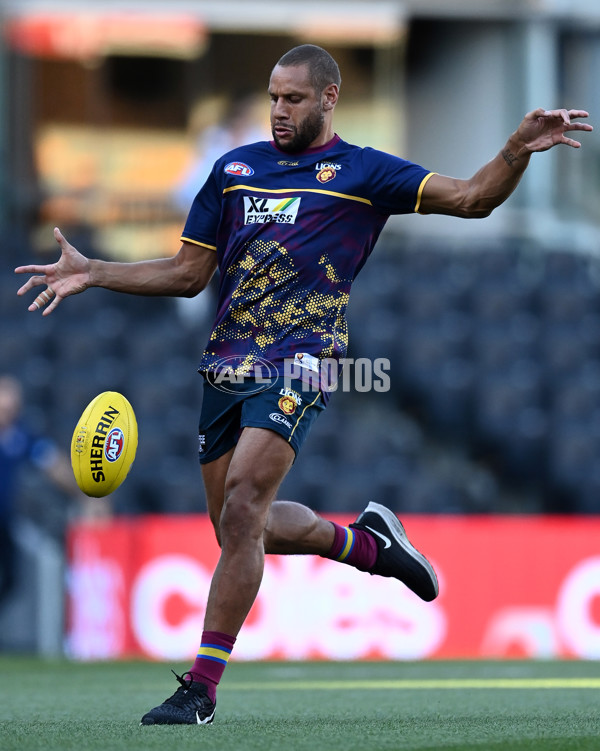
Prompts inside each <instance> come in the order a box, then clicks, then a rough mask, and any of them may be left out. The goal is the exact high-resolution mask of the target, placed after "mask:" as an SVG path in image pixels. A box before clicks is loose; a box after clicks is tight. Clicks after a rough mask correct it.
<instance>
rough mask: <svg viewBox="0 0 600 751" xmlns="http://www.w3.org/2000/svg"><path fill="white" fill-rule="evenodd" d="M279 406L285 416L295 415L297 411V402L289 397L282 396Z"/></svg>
mask: <svg viewBox="0 0 600 751" xmlns="http://www.w3.org/2000/svg"><path fill="white" fill-rule="evenodd" d="M277 404H278V406H279V409H280V410H281V411H282V412H283V414H284V415H293V414H294V412H295V411H296V402H295V401H294V400H293V399H292V398H290V397H289V396H282V397H281V399H280V400H279V401H278V403H277Z"/></svg>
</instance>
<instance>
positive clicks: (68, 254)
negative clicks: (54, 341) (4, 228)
mask: <svg viewBox="0 0 600 751" xmlns="http://www.w3.org/2000/svg"><path fill="white" fill-rule="evenodd" d="M54 238H55V239H56V242H57V243H58V244H59V246H60V249H61V255H60V258H59V259H58V261H57V262H56V263H51V264H48V265H44V266H38V265H30V266H19V267H18V268H16V269H15V274H34V276H32V277H31V278H30V279H29V280H28V281H27V282H26V283H25V284H24V285H23V286H22V287H21V288H20V289H19V290H18V291H17V295H24V294H25V293H27V292H29V290H31V289H33V288H34V287H39V286H42V285H44V284H45V285H46V289H45V290H44V291H43V292H40V294H39V295H38V296H37V297H36V298H35V300H34V301H33V303H32V304H31V305H30V306H29V308H28V310H30V311H35V310H41V309H42V308H45V310H44V312H43V315H49V314H50V313H52V311H53V310H54V309H55V308H56V306H57V305H58V304H59V303H60V301H61V300H63V299H64V298H65V297H68V296H69V295H76V294H78V293H79V292H83V291H84V290H86V289H87V288H88V287H90V286H92V285H91V281H90V262H89V260H88V259H87V258H86V257H85V256H83V255H82V254H81V253H80V252H79V251H78V250H77V249H76V248H74V247H73V246H72V245H71V244H70V243H69V242H68V241H67V240H66V238H65V237H64V235H63V234H62V232H61V231H60V230H59V229H58V227H55V228H54Z"/></svg>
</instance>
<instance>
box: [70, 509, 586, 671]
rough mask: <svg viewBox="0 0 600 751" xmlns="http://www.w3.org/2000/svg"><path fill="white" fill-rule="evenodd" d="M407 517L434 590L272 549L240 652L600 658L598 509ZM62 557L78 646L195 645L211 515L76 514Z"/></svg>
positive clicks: (163, 650) (170, 655) (179, 651)
mask: <svg viewBox="0 0 600 751" xmlns="http://www.w3.org/2000/svg"><path fill="white" fill-rule="evenodd" d="M331 518H332V519H334V520H335V521H338V522H340V523H343V524H348V523H349V522H351V521H352V520H353V517H350V516H345V515H332V516H331ZM402 519H403V522H404V524H405V527H406V529H407V532H408V534H409V536H410V538H411V541H412V542H413V543H414V544H415V545H416V547H418V548H419V549H420V550H422V551H423V552H424V553H426V554H427V556H428V558H429V559H430V560H431V561H432V563H433V565H434V566H435V568H436V571H437V572H438V577H439V580H440V596H439V597H438V599H437V600H435V601H434V602H432V603H424V602H422V601H421V600H419V599H418V598H417V597H416V596H415V595H413V594H412V592H410V591H409V590H407V589H406V587H404V586H403V585H401V584H399V583H398V582H396V581H394V580H391V579H384V578H381V577H378V576H369V575H368V574H362V573H360V572H358V571H355V570H354V569H352V568H350V567H349V566H346V565H343V564H339V563H334V562H332V561H328V560H325V559H323V558H319V557H314V556H267V558H266V562H265V574H264V579H263V583H262V587H261V590H260V592H259V595H258V598H257V600H256V602H255V604H254V607H253V608H252V610H251V612H250V615H249V617H248V619H247V621H246V623H245V624H244V627H243V629H242V632H241V634H240V636H239V638H238V641H237V643H236V647H235V650H234V655H235V658H236V659H238V660H254V659H289V660H304V659H336V660H345V659H400V660H401V659H423V658H428V657H436V658H437V657H439V658H453V657H503V656H507V657H539V658H552V657H581V658H591V659H593V658H600V518H587V519H577V518H570V517H569V518H562V517H456V516H451V517H444V516H431V517H425V516H410V515H408V516H403V517H402ZM68 556H69V564H68V619H67V645H68V650H69V653H70V655H71V656H72V657H74V658H77V659H102V658H107V659H108V658H110V659H114V658H126V657H148V658H153V659H159V660H171V661H176V660H188V659H189V658H191V657H193V656H194V655H195V653H196V650H197V647H198V642H199V638H200V635H201V633H202V625H203V618H204V607H205V603H206V598H207V595H208V589H209V585H210V580H211V574H212V571H213V569H214V567H215V565H216V563H217V560H218V557H219V549H218V547H217V545H216V543H215V541H214V536H213V533H212V528H211V525H210V522H209V520H208V518H207V517H205V516H173V517H171V516H160V517H158V516H148V517H141V518H136V519H130V520H128V519H117V520H115V521H112V522H110V523H109V524H106V525H103V526H101V527H94V526H89V525H86V524H82V523H79V524H75V525H74V526H72V527H71V528H70V531H69V536H68Z"/></svg>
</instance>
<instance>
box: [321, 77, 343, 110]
mask: <svg viewBox="0 0 600 751" xmlns="http://www.w3.org/2000/svg"><path fill="white" fill-rule="evenodd" d="M339 94H340V90H339V87H338V85H337V84H335V83H330V84H329V86H327V87H326V88H325V89H323V93H322V95H321V97H322V101H323V109H324V110H332V109H333V108H334V107H335V105H336V104H337V100H338V96H339Z"/></svg>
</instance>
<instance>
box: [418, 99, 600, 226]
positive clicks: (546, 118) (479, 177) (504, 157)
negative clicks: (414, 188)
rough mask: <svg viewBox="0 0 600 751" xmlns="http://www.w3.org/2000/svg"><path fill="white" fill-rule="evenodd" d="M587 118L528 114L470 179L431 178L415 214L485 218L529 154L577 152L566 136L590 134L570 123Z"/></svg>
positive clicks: (513, 183) (512, 183)
mask: <svg viewBox="0 0 600 751" xmlns="http://www.w3.org/2000/svg"><path fill="white" fill-rule="evenodd" d="M584 117H588V113H587V112H585V111H584V110H564V109H560V110H544V109H541V108H540V109H537V110H534V111H533V112H529V113H528V114H527V115H525V117H524V118H523V120H522V122H521V124H520V125H519V127H518V128H517V130H516V131H515V132H514V133H513V134H512V135H511V136H510V138H509V139H508V141H507V142H506V145H505V147H504V148H503V149H502V151H501V152H500V153H499V154H498V155H497V156H496V157H495V158H494V159H492V160H491V161H490V162H488V163H487V164H486V165H485V166H483V167H482V168H481V169H480V170H479V171H478V172H476V173H475V175H473V177H472V178H471V179H470V180H458V179H455V178H452V177H445V176H443V175H433V176H432V177H431V178H430V179H429V180H428V181H427V183H426V184H425V186H424V188H423V195H422V197H421V204H420V208H419V211H421V212H422V213H424V214H449V215H451V216H460V217H465V218H479V217H485V216H489V215H490V214H491V212H492V211H493V210H494V209H495V208H496V207H497V206H499V205H500V204H501V203H503V202H504V201H505V200H506V199H507V198H508V197H509V196H510V194H511V193H512V192H513V190H514V189H515V188H516V187H517V185H518V184H519V181H520V179H521V177H522V176H523V173H524V172H525V170H526V169H527V165H528V164H529V160H530V158H531V155H532V154H533V153H535V152H538V151H547V150H548V149H551V148H552V147H553V146H557V145H558V144H564V145H566V146H571V147H572V148H575V149H578V148H579V147H580V146H581V144H580V143H579V141H575V140H574V139H572V138H570V137H569V136H567V135H566V134H567V133H569V132H570V131H591V130H593V128H592V126H591V125H587V124H586V123H580V122H573V119H574V118H584Z"/></svg>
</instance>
